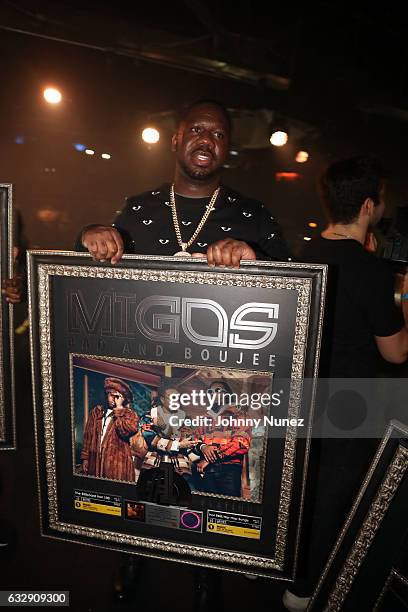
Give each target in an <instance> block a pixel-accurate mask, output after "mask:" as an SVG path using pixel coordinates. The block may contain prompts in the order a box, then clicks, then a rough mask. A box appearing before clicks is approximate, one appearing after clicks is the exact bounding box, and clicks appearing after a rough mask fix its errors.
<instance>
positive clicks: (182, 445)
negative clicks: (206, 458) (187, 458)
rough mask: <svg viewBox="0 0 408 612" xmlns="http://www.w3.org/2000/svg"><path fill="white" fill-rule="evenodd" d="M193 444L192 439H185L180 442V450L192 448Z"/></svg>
mask: <svg viewBox="0 0 408 612" xmlns="http://www.w3.org/2000/svg"><path fill="white" fill-rule="evenodd" d="M193 443H194V442H193V440H192V439H191V438H183V439H182V440H180V441H179V448H190V446H193Z"/></svg>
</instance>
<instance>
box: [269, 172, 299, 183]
mask: <svg viewBox="0 0 408 612" xmlns="http://www.w3.org/2000/svg"><path fill="white" fill-rule="evenodd" d="M301 178H302V175H301V174H299V172H288V171H283V172H275V180H276V181H277V182H278V183H279V182H281V181H282V182H286V183H293V182H294V181H299V180H300V179H301Z"/></svg>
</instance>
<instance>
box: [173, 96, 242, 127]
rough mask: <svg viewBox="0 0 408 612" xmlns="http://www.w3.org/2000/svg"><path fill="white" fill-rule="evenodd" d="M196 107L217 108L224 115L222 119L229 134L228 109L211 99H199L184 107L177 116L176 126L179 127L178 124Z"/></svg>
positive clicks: (230, 125)
mask: <svg viewBox="0 0 408 612" xmlns="http://www.w3.org/2000/svg"><path fill="white" fill-rule="evenodd" d="M196 106H215V107H216V108H218V110H219V111H220V112H221V113H222V114H223V115H224V118H225V120H226V122H227V125H228V130H229V132H231V130H232V119H231V115H230V113H229V112H228V109H227V108H226V107H225V106H224V105H223V104H222V102H220V101H219V100H214V99H212V98H200V99H199V100H195V101H194V102H192V103H191V104H189V105H188V106H187V107H185V108H184V109H183V110H182V112H181V113H180V114H179V117H178V125H180V123H181V122H182V121H184V119H185V118H186V117H187V115H188V114H189V112H190V111H191V110H193V108H195V107H196Z"/></svg>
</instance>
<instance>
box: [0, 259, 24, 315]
mask: <svg viewBox="0 0 408 612" xmlns="http://www.w3.org/2000/svg"><path fill="white" fill-rule="evenodd" d="M18 256H19V248H18V247H13V260H14V261H13V267H16V266H17V267H19V266H18ZM24 285H25V275H24V274H23V273H22V272H18V271H17V272H16V273H15V274H14V275H13V277H12V278H6V279H4V281H3V286H2V288H1V293H2V295H4V298H5V300H6V302H8V303H9V304H19V303H20V302H21V301H22V299H23V293H26V291H24Z"/></svg>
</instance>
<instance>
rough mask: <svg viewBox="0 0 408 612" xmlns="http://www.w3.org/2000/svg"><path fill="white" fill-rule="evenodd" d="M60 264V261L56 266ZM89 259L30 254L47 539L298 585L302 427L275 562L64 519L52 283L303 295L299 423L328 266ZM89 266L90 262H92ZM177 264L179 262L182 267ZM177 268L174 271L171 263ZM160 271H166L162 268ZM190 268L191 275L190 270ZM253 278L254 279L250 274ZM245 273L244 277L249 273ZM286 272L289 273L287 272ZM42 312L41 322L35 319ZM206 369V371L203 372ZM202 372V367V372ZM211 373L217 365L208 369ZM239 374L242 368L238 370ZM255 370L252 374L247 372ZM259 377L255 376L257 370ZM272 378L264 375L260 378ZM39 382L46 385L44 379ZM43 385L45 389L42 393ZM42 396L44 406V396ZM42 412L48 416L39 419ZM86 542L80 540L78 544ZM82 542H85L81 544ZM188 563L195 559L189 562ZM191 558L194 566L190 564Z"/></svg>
mask: <svg viewBox="0 0 408 612" xmlns="http://www.w3.org/2000/svg"><path fill="white" fill-rule="evenodd" d="M74 258H75V259H76V261H78V260H79V261H80V259H79V258H81V259H82V260H84V264H85V263H87V264H88V265H70V259H74ZM53 259H58V260H59V261H58V262H56V261H53ZM89 259H90V257H89V255H88V254H79V253H71V252H50V251H31V252H29V257H28V261H29V270H28V272H29V284H28V290H29V291H28V293H29V303H30V322H31V326H30V327H31V338H30V343H31V354H32V364H33V385H34V389H33V391H34V393H33V395H34V398H35V401H34V412H35V421H36V423H38V422H39V417H40V416H42V417H43V422H44V431H43V432H41V431H38V429H36V447H37V472H38V486H39V493H40V495H39V497H40V500H41V499H42V496H41V485H42V484H45V485H46V490H47V507H46V508H43V507H42V504H41V501H40V515H41V522H42V525H43V526H44V521H46V524H47V529H44V527H43V535H49V533H45V531H49V530H51V531H52V536H51V537H55V538H57V539H58V538H59V537H61V538H63V539H69V540H70V541H74V542H78V541H79V542H82V540H83V539H84V538H85V540H88V541H89V539H90V538H92V539H93V540H94V541H95V540H96V541H99V542H100V544H99V545H103V547H105V548H114V549H116V550H117V549H119V550H122V551H126V552H133V553H135V554H142V555H147V556H155V557H160V558H164V559H169V560H177V561H178V562H184V563H187V562H188V563H193V564H200V565H203V566H208V567H215V568H219V569H224V570H228V571H237V572H242V573H254V574H256V575H259V576H264V577H274V578H286V579H293V578H294V573H295V567H296V562H297V556H298V547H299V534H300V520H299V523H298V527H297V530H296V537H295V547H294V548H295V550H294V564H293V567H291V568H290V570H289V572H288V574H289V575H286V576H285V575H283V572H284V569H285V560H286V557H287V540H288V523H289V511H290V507H291V500H292V495H293V479H294V471H295V459H296V448H297V439H296V427H288V429H287V435H286V440H285V445H284V455H283V470H282V479H281V490H280V496H279V511H278V520H277V536H276V543H275V550H274V555H273V557H272V558H270V557H263V556H259V555H252V554H248V552H245V551H242V552H236V551H228V550H225V549H222V550H221V549H214V548H209V547H208V546H197V545H190V544H189V545H186V544H184V543H183V544H181V543H177V542H173V541H166V540H158V539H154V540H153V539H151V538H146V537H138V536H134V535H127V534H123V533H117V532H113V531H107V530H102V529H97V528H93V527H86V526H80V525H75V524H70V523H66V522H64V521H62V520H61V519H60V517H59V514H58V483H57V471H56V453H57V449H56V447H55V432H54V417H53V415H54V409H55V406H54V399H53V397H54V393H53V374H52V362H53V346H52V339H51V322H52V317H51V314H52V313H51V303H52V296H51V290H50V279H51V278H52V277H55V276H68V277H69V276H71V277H82V278H83V277H86V278H89V279H92V278H102V279H113V280H114V279H126V280H134V281H140V280H148V281H154V282H165V283H175V282H182V283H184V284H186V283H190V284H197V283H198V284H207V285H224V286H236V287H259V288H273V289H275V288H279V289H286V290H292V291H297V292H298V302H297V314H296V326H295V339H294V351H293V364H292V378H291V384H290V396H289V412H288V417H289V418H292V417H293V418H296V417H297V416H298V415H299V412H300V407H301V401H302V377H303V375H304V367H305V360H306V347H307V343H308V335H309V332H310V318H311V312H310V306H311V291H312V278H308V277H307V276H306V274H307V272H310V271H312V272H313V274H315V275H316V274H320V282H321V286H320V296H319V307H318V316H317V320H316V315H315V320H314V325H315V326H316V331H315V336H316V347H315V351H316V353H315V356H314V361H313V374H312V376H314V377H315V376H317V369H318V359H319V354H320V349H319V347H320V339H321V333H322V323H323V308H324V294H325V288H326V266H321V265H312V264H292V263H290V264H286V263H275V262H273V263H272V262H245V263H244V264H243V265H242V266H241V269H240V273H239V274H236V273H232V272H231V270H228V269H222V271H214V270H213V269H209V268H208V267H207V266H206V263H204V262H202V261H200V260H197V262H194V265H193V267H194V268H195V269H193V270H192V269H191V264H190V262H188V263H187V265H183V264H186V262H185V260H184V259H183V260H182V261H180V259H178V258H174V257H156V256H147V257H141V256H135V255H133V256H124V261H126V260H128V261H129V262H131V265H132V266H134V267H131V268H129V267H126V268H120V267H117V266H115V267H113V266H106V264H105V265H102V264H99V265H89V263H90V262H89ZM45 260H50V263H45ZM86 260H88V261H86ZM139 262H140V263H142V262H144V264H145V266H146V263H147V264H151V265H150V267H141V266H140V267H139V268H138V267H137V266H138V263H139ZM175 262H177V263H175ZM169 264H170V265H169ZM157 265H159V266H161V267H162V268H161V269H160V268H159V269H157V267H156V266H157ZM175 266H176V267H177V269H168V268H169V267H173V268H174V267H175ZM185 268H187V269H185ZM296 270H299V272H302V273H303V277H299V278H297V277H296ZM252 271H253V273H252V274H251V272H252ZM274 271H275V274H274ZM243 272H245V273H244V274H243ZM285 272H286V274H285ZM36 294H37V295H38V303H37V304H36V303H35V301H34V300H35V295H36ZM35 311H37V312H36V317H35V316H34V315H33V313H34V312H35ZM35 320H37V321H38V330H37V331H38V339H37V342H35V341H34V333H33V327H34V325H35ZM39 356H40V360H41V363H40V364H38V365H39V370H40V376H39V375H38V371H37V370H36V367H34V365H35V360H36V359H38V358H39ZM199 367H200V366H199ZM201 367H202V366H201ZM207 367H210V366H207ZM237 369H238V368H237ZM245 370H248V368H245ZM254 373H255V372H254ZM257 373H262V374H265V372H257ZM266 373H267V372H266ZM39 378H40V380H39ZM39 387H40V388H39ZM39 397H41V398H42V402H41V403H40V402H39V400H38V398H39ZM313 399H314V389H313V391H312V402H311V406H310V413H309V424H308V436H307V441H306V446H305V448H306V451H305V460H304V463H303V472H302V474H301V481H302V485H301V489H302V490H301V492H300V500H301V501H300V513H301V512H302V508H303V497H304V487H305V482H306V473H307V458H308V449H309V437H310V430H311V417H312V413H313ZM40 413H42V414H40ZM39 436H43V438H41V442H42V443H44V445H45V448H44V452H45V457H46V465H45V481H46V482H45V483H44V482H43V476H42V472H43V468H42V466H41V465H40V464H39V442H40V438H39ZM78 538H79V539H78ZM82 543H83V542H82ZM188 557H190V558H189V559H188ZM187 559H188V561H187Z"/></svg>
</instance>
